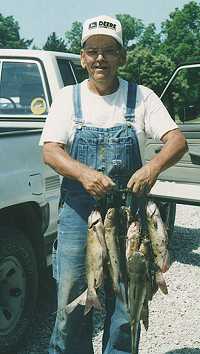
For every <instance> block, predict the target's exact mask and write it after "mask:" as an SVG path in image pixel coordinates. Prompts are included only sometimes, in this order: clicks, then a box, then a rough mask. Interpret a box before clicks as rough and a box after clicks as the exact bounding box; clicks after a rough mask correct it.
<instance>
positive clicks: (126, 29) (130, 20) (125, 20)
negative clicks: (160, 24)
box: [116, 14, 144, 49]
mask: <svg viewBox="0 0 200 354" xmlns="http://www.w3.org/2000/svg"><path fill="white" fill-rule="evenodd" d="M116 18H117V19H118V20H119V21H120V22H121V25H122V28H123V42H124V47H125V48H127V49H129V47H130V48H132V45H133V42H134V43H135V42H137V41H138V38H139V37H140V36H141V34H142V32H143V30H144V24H143V23H142V21H141V20H138V19H136V18H135V17H132V16H130V15H126V14H123V15H122V14H118V15H116ZM130 42H131V44H130Z"/></svg>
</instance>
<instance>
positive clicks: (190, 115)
mask: <svg viewBox="0 0 200 354" xmlns="http://www.w3.org/2000/svg"><path fill="white" fill-rule="evenodd" d="M178 114H179V119H180V120H181V122H183V123H184V122H188V121H191V120H194V119H196V118H198V117H199V118H200V106H197V105H189V106H187V107H183V110H181V111H179V112H178Z"/></svg>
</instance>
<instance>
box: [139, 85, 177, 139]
mask: <svg viewBox="0 0 200 354" xmlns="http://www.w3.org/2000/svg"><path fill="white" fill-rule="evenodd" d="M144 106H145V120H144V125H145V133H146V134H147V135H148V136H151V137H152V138H154V139H161V138H162V136H163V135H164V134H166V133H167V132H169V131H170V130H173V129H177V128H178V126H177V124H176V123H175V122H174V120H173V119H172V118H171V116H170V114H169V112H168V111H167V109H166V108H165V106H164V104H163V103H162V101H161V100H160V98H159V97H158V96H157V95H156V94H155V92H153V91H152V90H150V89H148V94H147V95H146V98H145V101H144Z"/></svg>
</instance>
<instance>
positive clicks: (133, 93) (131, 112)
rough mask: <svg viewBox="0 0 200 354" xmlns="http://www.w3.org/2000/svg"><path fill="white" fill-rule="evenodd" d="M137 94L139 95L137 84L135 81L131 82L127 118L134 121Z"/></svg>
mask: <svg viewBox="0 0 200 354" xmlns="http://www.w3.org/2000/svg"><path fill="white" fill-rule="evenodd" d="M136 96H137V84H136V83H134V82H129V83H128V94H127V103H126V113H125V118H126V120H127V121H130V122H132V121H133V120H134V117H135V104H136Z"/></svg>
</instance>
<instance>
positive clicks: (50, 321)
mask: <svg viewBox="0 0 200 354" xmlns="http://www.w3.org/2000/svg"><path fill="white" fill-rule="evenodd" d="M55 312H56V286H55V281H54V280H53V279H52V278H51V275H50V274H48V276H47V277H46V278H45V280H44V283H43V288H42V289H41V291H40V297H39V299H38V304H37V308H36V311H35V315H34V318H33V323H32V324H31V327H30V330H29V333H28V334H27V336H26V338H25V340H24V342H23V344H22V345H21V347H20V349H19V350H18V351H17V352H16V354H47V353H48V345H49V340H50V336H51V333H52V329H53V325H54V321H55Z"/></svg>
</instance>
